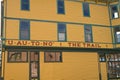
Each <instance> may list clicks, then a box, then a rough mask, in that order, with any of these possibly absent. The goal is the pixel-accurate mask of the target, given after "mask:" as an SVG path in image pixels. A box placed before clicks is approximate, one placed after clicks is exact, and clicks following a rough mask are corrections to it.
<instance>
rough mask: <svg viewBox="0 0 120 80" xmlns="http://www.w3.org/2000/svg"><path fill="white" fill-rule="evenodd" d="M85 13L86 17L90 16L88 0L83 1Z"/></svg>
mask: <svg viewBox="0 0 120 80" xmlns="http://www.w3.org/2000/svg"><path fill="white" fill-rule="evenodd" d="M83 14H84V16H86V17H89V16H90V10H89V4H88V3H86V2H84V3H83Z"/></svg>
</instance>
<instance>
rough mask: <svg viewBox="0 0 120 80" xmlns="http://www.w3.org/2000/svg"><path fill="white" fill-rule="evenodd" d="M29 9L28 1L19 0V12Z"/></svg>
mask: <svg viewBox="0 0 120 80" xmlns="http://www.w3.org/2000/svg"><path fill="white" fill-rule="evenodd" d="M29 9H30V1H29V0H21V10H29Z"/></svg>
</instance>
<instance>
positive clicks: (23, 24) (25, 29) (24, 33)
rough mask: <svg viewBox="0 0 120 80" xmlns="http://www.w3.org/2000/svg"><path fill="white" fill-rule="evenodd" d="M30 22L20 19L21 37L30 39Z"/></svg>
mask: <svg viewBox="0 0 120 80" xmlns="http://www.w3.org/2000/svg"><path fill="white" fill-rule="evenodd" d="M29 35H30V22H29V21H26V20H21V21H20V39H21V40H29V39H30V36H29Z"/></svg>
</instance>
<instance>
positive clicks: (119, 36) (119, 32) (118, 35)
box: [114, 27, 120, 43]
mask: <svg viewBox="0 0 120 80" xmlns="http://www.w3.org/2000/svg"><path fill="white" fill-rule="evenodd" d="M114 34H115V41H116V42H117V43H120V27H115V28H114Z"/></svg>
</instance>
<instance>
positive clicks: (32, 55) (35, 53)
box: [30, 52, 39, 61]
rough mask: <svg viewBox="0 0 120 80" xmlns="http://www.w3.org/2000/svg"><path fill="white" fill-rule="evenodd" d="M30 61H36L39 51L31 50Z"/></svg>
mask: <svg viewBox="0 0 120 80" xmlns="http://www.w3.org/2000/svg"><path fill="white" fill-rule="evenodd" d="M30 57H31V61H38V57H39V53H38V52H31V56H30Z"/></svg>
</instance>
